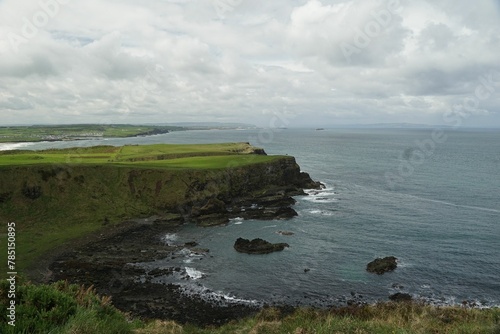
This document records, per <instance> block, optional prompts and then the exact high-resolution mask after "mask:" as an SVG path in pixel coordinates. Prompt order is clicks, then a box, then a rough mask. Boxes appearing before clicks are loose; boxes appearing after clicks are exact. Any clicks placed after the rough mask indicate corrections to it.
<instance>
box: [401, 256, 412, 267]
mask: <svg viewBox="0 0 500 334" xmlns="http://www.w3.org/2000/svg"><path fill="white" fill-rule="evenodd" d="M397 262H398V268H409V267H413V266H414V264H413V263H410V262H406V260H405V259H400V258H398V261H397Z"/></svg>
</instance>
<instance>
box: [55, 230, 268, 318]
mask: <svg viewBox="0 0 500 334" xmlns="http://www.w3.org/2000/svg"><path fill="white" fill-rule="evenodd" d="M178 224H179V222H176V221H170V222H140V223H136V225H137V226H135V227H132V228H130V229H129V230H126V231H123V232H121V233H118V234H117V235H114V236H112V237H109V238H102V239H100V240H96V241H95V242H91V243H88V244H86V245H84V246H82V247H79V248H77V249H74V250H71V251H69V252H67V253H65V254H64V255H61V256H59V257H58V258H57V259H56V261H54V262H53V263H52V264H51V265H50V267H49V269H50V270H51V272H52V280H53V281H57V280H68V281H69V282H71V283H78V284H83V285H86V286H91V285H93V286H94V287H95V288H96V290H97V292H98V293H100V294H102V295H108V296H112V302H113V304H114V305H115V306H116V307H117V308H119V309H120V310H122V311H125V312H130V313H131V314H133V315H134V316H138V317H141V318H145V319H172V320H175V321H178V322H180V323H193V324H197V325H201V326H205V325H219V324H222V323H226V322H228V321H230V320H233V319H238V318H241V317H244V316H247V315H251V314H253V313H254V312H256V311H257V309H258V307H257V306H252V305H244V304H236V303H232V304H229V303H225V300H224V299H223V298H222V297H221V298H220V299H219V300H217V299H215V298H214V299H213V300H210V301H208V300H204V299H203V298H201V297H200V296H196V295H187V294H185V293H184V292H183V290H182V289H181V287H180V286H177V285H174V284H166V285H164V284H155V283H152V282H151V280H152V279H154V278H155V277H158V276H161V275H165V276H167V275H169V274H172V273H173V272H179V273H181V271H182V269H181V268H175V267H172V268H168V269H163V270H158V269H156V270H151V271H146V270H145V269H143V268H141V267H138V266H134V265H133V264H134V263H141V262H151V261H154V260H159V259H163V258H166V257H168V256H171V255H172V254H173V253H174V252H175V251H177V250H179V249H180V248H183V247H184V246H169V245H167V244H165V243H164V242H162V240H161V236H162V235H164V234H165V233H166V232H168V231H171V232H174V231H175V230H176V229H178V228H179V227H176V226H177V225H178ZM141 278H142V280H141Z"/></svg>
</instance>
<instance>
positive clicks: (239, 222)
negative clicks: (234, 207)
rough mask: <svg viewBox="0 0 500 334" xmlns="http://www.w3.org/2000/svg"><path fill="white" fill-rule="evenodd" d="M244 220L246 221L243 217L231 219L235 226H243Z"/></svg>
mask: <svg viewBox="0 0 500 334" xmlns="http://www.w3.org/2000/svg"><path fill="white" fill-rule="evenodd" d="M243 220H244V219H243V218H241V217H236V218H231V219H229V221H230V222H231V223H233V224H234V225H241V224H243Z"/></svg>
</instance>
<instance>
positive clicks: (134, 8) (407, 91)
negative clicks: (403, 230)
mask: <svg viewBox="0 0 500 334" xmlns="http://www.w3.org/2000/svg"><path fill="white" fill-rule="evenodd" d="M58 1H60V2H58ZM218 1H219V2H220V1H223V0H210V1H206V2H198V1H190V0H185V1H144V2H137V1H132V0H124V1H118V0H107V1H101V0H99V1H97V0H88V1H62V0H42V1H41V2H39V1H37V0H36V1H35V0H29V1H17V0H3V1H0V59H1V60H0V89H1V91H2V93H1V94H0V113H1V115H2V119H1V123H4V124H14V123H17V124H19V123H38V122H53V123H56V122H65V123H78V122H100V121H103V122H104V121H105V122H113V121H117V122H169V121H172V122H173V121H189V120H197V121H198V120H206V121H242V122H249V123H258V124H259V125H268V124H269V119H270V117H271V116H270V115H272V113H273V112H283V110H286V111H287V113H289V114H290V115H293V117H292V118H291V122H292V124H290V126H293V125H294V124H293V122H295V125H297V126H298V125H311V126H314V125H318V126H319V125H327V124H347V123H377V122H407V121H408V122H410V121H411V122H419V123H431V122H435V123H443V120H442V115H443V114H444V113H445V112H447V111H449V110H451V108H453V106H454V105H456V104H460V103H461V102H462V101H463V100H464V99H465V98H467V97H468V96H469V97H470V96H474V94H476V93H475V92H476V89H477V87H478V86H479V85H481V84H482V82H483V81H485V79H484V76H486V77H487V76H488V75H490V74H491V73H493V74H495V76H494V77H492V79H489V80H486V81H489V84H488V89H489V90H488V92H490V94H489V96H488V98H487V99H481V100H480V103H479V106H478V107H477V108H476V110H474V111H473V112H471V113H470V114H471V117H470V118H468V120H467V122H469V124H471V125H487V126H492V125H496V126H500V116H499V113H498V112H499V110H500V108H499V106H500V98H499V96H500V78H499V76H498V75H496V73H497V72H495V71H500V63H499V61H498V54H499V51H500V43H499V42H500V37H499V36H500V29H499V28H500V24H499V22H500V20H499V18H500V17H499V16H500V15H499V14H500V8H499V7H500V6H499V5H498V3H496V2H495V1H493V0H484V1H480V2H476V3H471V2H470V1H466V0H459V1H451V0H441V1H439V2H433V1H430V0H427V1H419V2H410V1H409V0H399V1H398V0H377V1H339V0H330V1H327V0H293V1H290V0H288V1H284V0H277V1H273V2H265V1H263V0H260V1H254V2H250V1H248V0H242V1H233V2H225V3H226V4H233V5H231V6H229V7H225V11H224V13H223V14H224V15H223V16H221V15H220V12H218V11H217V10H216V7H215V4H217V3H219V2H218ZM40 3H43V4H45V6H42V5H40ZM47 6H48V7H47ZM44 8H46V9H45V10H44ZM47 8H48V9H47ZM46 12H47V13H46ZM44 13H45V14H44ZM44 15H45V16H44ZM44 17H46V18H47V20H46V21H44ZM37 20H38V21H37ZM16 49H17V50H16ZM498 73H500V72H498ZM480 77H483V79H480ZM473 115H477V117H476V118H474V117H475V116H473Z"/></svg>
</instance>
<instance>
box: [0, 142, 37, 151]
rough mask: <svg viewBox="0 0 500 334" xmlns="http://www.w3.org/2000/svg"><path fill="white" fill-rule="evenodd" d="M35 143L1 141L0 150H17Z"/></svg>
mask: <svg viewBox="0 0 500 334" xmlns="http://www.w3.org/2000/svg"><path fill="white" fill-rule="evenodd" d="M33 144H35V143H31V142H29V143H2V144H0V151H10V150H18V149H20V148H25V147H28V146H30V145H33Z"/></svg>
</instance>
